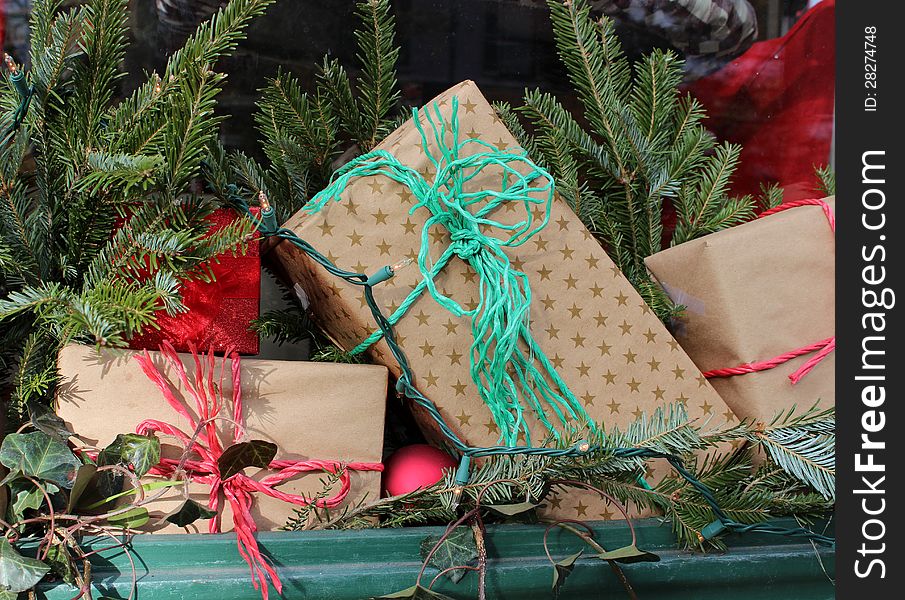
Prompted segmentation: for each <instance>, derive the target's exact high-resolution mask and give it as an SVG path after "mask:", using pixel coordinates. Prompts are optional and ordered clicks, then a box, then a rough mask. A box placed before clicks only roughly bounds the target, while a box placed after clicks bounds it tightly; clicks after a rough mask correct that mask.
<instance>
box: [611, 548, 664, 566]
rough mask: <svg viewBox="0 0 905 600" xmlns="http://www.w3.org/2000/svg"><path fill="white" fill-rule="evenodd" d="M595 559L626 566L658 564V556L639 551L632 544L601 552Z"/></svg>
mask: <svg viewBox="0 0 905 600" xmlns="http://www.w3.org/2000/svg"><path fill="white" fill-rule="evenodd" d="M597 558H599V559H600V560H613V561H616V562H618V563H623V564H626V565H630V564H632V563H637V562H660V557H659V556H657V555H656V554H653V553H651V552H647V551H645V550H639V549H638V547H637V546H635V545H634V544H631V545H629V546H624V547H622V548H616V549H615V550H610V551H609V552H601V553H600V554H598V555H597Z"/></svg>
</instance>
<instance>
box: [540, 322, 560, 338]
mask: <svg viewBox="0 0 905 600" xmlns="http://www.w3.org/2000/svg"><path fill="white" fill-rule="evenodd" d="M544 331H546V332H547V335H548V336H549V337H550V339H551V340H552V339H555V338H558V337H559V329H557V328H556V327H554V326H553V324H552V323H551V324H550V326H549V327H547V328H546V329H545V330H544Z"/></svg>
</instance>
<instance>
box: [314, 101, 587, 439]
mask: <svg viewBox="0 0 905 600" xmlns="http://www.w3.org/2000/svg"><path fill="white" fill-rule="evenodd" d="M423 114H424V117H425V121H426V123H427V125H428V126H429V128H430V131H429V132H426V131H425V128H424V124H423V123H422V121H421V119H420V115H419V111H418V110H417V109H415V110H414V111H413V118H414V123H415V126H416V127H417V129H418V133H419V134H420V136H421V145H422V147H423V149H424V153H425V154H426V155H427V157H428V159H429V160H430V161H431V164H433V166H434V169H435V171H436V175H435V176H434V179H433V181H432V182H431V181H427V180H426V179H425V178H424V177H423V176H422V175H421V173H419V172H417V171H415V170H414V169H412V168H411V167H408V166H406V165H404V164H402V163H401V162H400V161H399V160H398V159H397V158H396V157H395V156H393V155H392V154H390V153H389V152H387V151H385V150H375V151H372V152H369V153H367V154H365V155H362V156H360V157H358V158H356V159H354V160H352V161H350V162H349V163H348V164H346V165H345V166H344V167H343V168H342V169H340V170H339V171H338V172H337V173H336V175H335V176H334V177H333V179H332V180H331V182H330V184H329V185H328V186H327V187H326V188H325V189H324V190H323V191H321V192H320V193H319V194H317V195H316V196H315V197H314V198H313V199H312V200H311V202H310V203H308V204H307V205H306V206H305V208H304V209H303V210H304V211H305V212H308V213H316V212H318V211H320V210H321V209H322V208H323V207H324V206H326V205H327V204H328V203H330V202H335V201H339V200H340V198H341V195H342V194H343V193H344V192H345V191H346V189H347V188H348V186H349V185H350V183H351V182H352V180H354V179H357V178H362V177H372V176H383V177H388V178H389V179H392V180H393V181H395V182H397V183H399V184H400V185H402V186H404V187H405V188H408V189H409V190H410V191H411V192H412V194H413V195H414V197H415V198H416V199H417V202H416V203H415V205H414V206H413V207H412V208H411V209H410V210H409V214H414V213H415V212H416V211H418V210H421V209H425V210H427V211H429V213H430V215H431V216H430V217H428V219H427V220H426V221H425V223H424V226H423V227H422V229H421V247H420V249H419V251H418V259H417V261H416V262H417V264H418V268H419V269H420V271H421V275H422V278H421V281H419V282H418V284H417V286H416V287H415V289H414V290H413V291H412V292H411V293H410V294H409V295H408V296H407V297H406V298H405V300H404V301H403V302H402V304H401V305H400V306H399V308H398V309H397V310H396V311H395V312H394V313H393V314H392V315H390V317H389V318H388V321H389V323H390V324H392V325H395V324H396V323H397V322H398V321H399V320H400V319H401V318H402V317H403V316H404V315H405V314H406V312H407V311H408V310H409V309H410V308H411V307H412V305H413V304H414V303H415V302H416V301H417V300H418V299H419V298H420V297H421V296H422V295H423V294H424V293H425V292H427V293H428V294H429V295H430V297H431V298H433V299H434V301H436V302H437V304H439V305H440V306H442V307H443V308H444V309H446V310H447V311H449V313H451V314H452V315H454V316H456V317H465V318H468V319H469V320H470V322H471V332H472V336H473V340H474V341H473V343H472V345H471V348H470V352H469V359H470V372H471V377H472V380H473V381H474V382H475V384H476V386H477V388H478V393H479V395H480V397H481V399H482V400H483V401H484V403H485V404H486V405H487V407H488V408H489V409H490V412H491V415H492V416H493V420H494V421H495V422H496V424H497V425H498V426H499V428H500V431H501V435H500V440H501V441H502V443H504V444H507V445H512V444H514V443H516V439H517V438H518V436H519V434H520V433H521V434H524V436H525V439H526V441H527V442H528V443H529V444H530V443H531V432H530V430H529V422H528V421H526V419H525V409H524V408H523V401H524V402H526V403H527V404H528V406H529V407H530V410H531V411H532V412H533V414H534V415H535V416H536V417H537V419H538V420H539V421H540V422H541V423H542V424H543V425H544V427H545V428H546V430H547V431H548V432H549V434H550V435H552V436H553V437H554V438H555V439H561V435H562V432H561V430H560V427H559V426H566V425H568V423H569V421H576V422H577V423H578V424H579V425H580V426H586V427H588V428H590V429H591V430H592V431H594V430H595V429H596V427H595V425H594V422H593V420H592V419H591V418H590V416H589V415H588V414H587V412H586V411H585V410H584V407H582V405H581V403H580V402H579V401H578V399H577V398H575V396H574V394H573V393H572V392H571V391H570V390H569V388H568V386H567V385H566V383H565V381H563V380H562V378H561V377H560V376H559V374H558V373H557V372H556V370H555V369H554V368H553V365H552V364H551V363H550V360H549V359H548V358H547V356H546V354H545V353H544V351H543V350H542V349H541V347H540V346H539V345H538V344H537V342H536V341H535V340H534V337H533V336H532V334H531V330H530V309H531V288H530V283H529V280H528V276H527V275H525V274H524V273H522V272H520V271H517V270H516V269H514V268H513V267H512V264H511V263H510V261H509V257H508V256H507V255H506V252H505V249H506V248H515V247H518V246H521V245H522V244H524V243H525V242H527V241H528V240H529V239H530V238H531V237H532V236H534V235H535V234H537V233H538V232H540V231H541V230H542V229H543V228H544V227H546V225H547V222H548V221H549V218H550V207H551V205H552V202H553V197H554V190H555V187H554V183H553V177H552V176H551V175H550V174H549V173H548V172H547V171H545V170H544V169H542V168H541V167H539V166H537V165H536V164H534V163H533V162H532V161H531V160H530V159H528V158H527V157H526V156H525V154H524V152H519V153H515V152H504V151H501V150H498V149H497V148H496V147H494V146H493V145H491V144H488V143H487V142H485V141H483V140H480V139H474V138H468V139H465V140H460V139H459V120H458V99H457V98H453V99H452V117H451V119H450V123H449V129H447V125H446V123H445V122H444V121H443V117H442V115H441V113H440V109H439V107H438V106H436V105H434V107H433V114H432V113H431V110H430V109H427V110H425V111H424V113H423ZM447 138H449V139H451V140H452V141H451V142H450V143H448V142H447ZM429 139H432V140H433V142H434V145H435V146H436V148H437V151H436V156H434V154H433V153H432V152H431V149H430V142H429ZM475 146H477V152H475V153H473V154H471V155H465V151H466V150H467V149H469V147H475ZM519 167H521V169H519ZM491 171H494V172H495V171H499V172H500V175H499V181H500V186H499V189H489V188H481V189H479V190H477V191H466V186H467V184H468V183H469V182H470V181H471V180H473V179H475V178H476V177H478V176H480V175H482V174H483V175H485V176H486V175H487V173H488V172H491ZM521 171H526V173H522V172H521ZM509 203H512V204H515V205H516V206H520V207H521V208H522V209H524V218H523V219H522V220H520V221H518V222H516V223H515V224H507V223H503V222H501V221H498V220H496V219H495V218H494V217H493V215H494V214H495V213H496V214H498V212H497V211H498V209H500V208H501V207H503V206H504V205H506V204H509ZM534 207H537V208H541V209H542V210H543V219H541V220H539V221H538V220H537V219H535V217H534V214H533V213H532V211H531V209H532V208H534ZM436 227H442V228H444V229H446V230H447V231H448V232H449V234H450V239H451V243H450V244H449V245H448V246H447V247H446V248H445V249H443V251H442V252H441V253H440V255H439V257H437V258H436V259H433V258H432V257H431V255H430V251H431V247H430V246H431V245H430V237H429V236H430V232H431V230H432V229H433V228H436ZM454 257H458V258H460V259H461V260H463V261H465V262H466V263H467V264H468V265H469V266H470V267H471V268H472V269H473V270H474V271H475V272H476V273H477V275H478V281H479V282H480V283H479V300H478V305H477V307H476V308H474V309H472V310H468V309H466V308H464V307H463V306H462V305H460V304H459V303H458V302H456V301H455V300H454V299H453V298H451V297H449V296H447V295H446V294H444V293H443V292H441V291H440V290H439V289H438V288H437V285H436V283H435V281H434V280H435V278H436V277H437V275H438V274H439V273H440V272H442V271H443V269H444V268H445V267H446V266H447V265H448V264H449V262H450V261H451V260H452V259H453V258H454ZM383 337H384V332H383V331H381V330H379V331H375V332H374V333H373V334H372V335H371V336H370V337H368V338H367V339H366V340H364V341H363V342H361V344H359V345H358V346H357V347H356V348H354V349H353V350H352V353H353V354H358V353H361V352H363V351H365V350H366V349H367V348H369V347H370V346H371V345H372V344H374V343H376V342H377V341H379V340H380V339H381V338H383ZM549 412H552V413H553V416H554V417H555V420H556V421H557V422H558V425H559V426H557V425H556V424H554V423H553V422H552V420H551V416H550V415H549V414H548V413H549Z"/></svg>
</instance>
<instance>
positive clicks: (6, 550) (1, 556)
mask: <svg viewBox="0 0 905 600" xmlns="http://www.w3.org/2000/svg"><path fill="white" fill-rule="evenodd" d="M48 571H50V567H48V566H47V565H46V564H44V563H42V562H41V561H40V560H36V559H34V558H26V557H24V556H22V555H21V554H19V553H18V552H16V549H15V548H13V547H12V544H10V543H9V540H7V539H6V538H5V537H0V590H4V591H7V592H12V593H14V594H17V593H19V592H24V591H25V590H29V589H31V588H33V587H35V584H37V583H38V582H39V581H41V578H42V577H44V576H45V575H46V574H47V573H48Z"/></svg>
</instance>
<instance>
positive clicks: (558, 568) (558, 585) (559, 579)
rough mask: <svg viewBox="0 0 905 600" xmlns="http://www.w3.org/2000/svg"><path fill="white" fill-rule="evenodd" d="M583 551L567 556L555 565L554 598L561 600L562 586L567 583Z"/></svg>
mask: <svg viewBox="0 0 905 600" xmlns="http://www.w3.org/2000/svg"><path fill="white" fill-rule="evenodd" d="M582 552H583V550H579V551H578V552H576V553H575V554H573V555H571V556H567V557H565V558H564V559H562V560H559V561H556V562H555V563H553V597H554V598H559V592H560V590H561V589H562V584H563V583H565V582H566V577H568V576H569V575H570V574H571V573H572V569H574V568H575V561H576V560H578V557H579V556H581V553H582Z"/></svg>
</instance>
